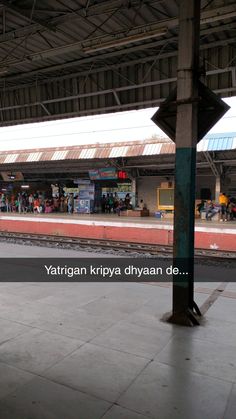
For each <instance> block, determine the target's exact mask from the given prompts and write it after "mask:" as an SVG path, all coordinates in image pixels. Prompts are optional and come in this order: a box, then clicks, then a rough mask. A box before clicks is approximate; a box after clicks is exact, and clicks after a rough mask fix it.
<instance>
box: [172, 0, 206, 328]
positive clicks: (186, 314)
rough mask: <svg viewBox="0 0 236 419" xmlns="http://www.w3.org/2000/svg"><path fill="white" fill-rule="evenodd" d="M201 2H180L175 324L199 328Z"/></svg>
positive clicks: (175, 218) (173, 320) (190, 0)
mask: <svg viewBox="0 0 236 419" xmlns="http://www.w3.org/2000/svg"><path fill="white" fill-rule="evenodd" d="M200 5H201V1H200V0H180V8H179V50H178V75H177V122H176V141H175V142H176V161H175V203H174V206H175V215H174V266H176V267H178V268H179V270H180V272H181V273H182V272H188V274H187V275H185V276H184V275H183V274H179V275H175V276H174V277H173V281H174V282H173V311H172V315H171V317H170V318H169V321H170V322H172V323H177V324H183V325H193V324H198V321H197V318H196V316H195V315H194V313H193V309H194V305H195V304H194V299H193V295H194V290H193V286H194V206H195V177H196V173H195V172H196V145H197V138H198V132H197V131H198V130H197V121H198V76H199V75H198V70H199V34H200Z"/></svg>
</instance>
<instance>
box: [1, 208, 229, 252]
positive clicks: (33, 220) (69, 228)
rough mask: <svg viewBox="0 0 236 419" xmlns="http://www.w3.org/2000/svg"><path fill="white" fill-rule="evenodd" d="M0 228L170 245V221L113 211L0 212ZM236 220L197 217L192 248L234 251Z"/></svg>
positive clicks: (23, 231) (171, 227) (2, 229)
mask: <svg viewBox="0 0 236 419" xmlns="http://www.w3.org/2000/svg"><path fill="white" fill-rule="evenodd" d="M0 231H8V232H22V233H34V234H47V235H58V236H71V237H80V238H94V239H107V240H122V241H127V242H133V243H149V244H160V245H171V244H173V223H172V221H170V220H160V219H156V218H154V217H148V218H138V219H137V218H135V221H134V219H133V218H131V217H130V218H129V217H125V218H123V217H122V218H120V217H118V216H116V215H113V214H91V215H87V214H86V215H81V214H73V215H69V214H40V215H34V214H9V213H6V214H4V213H2V214H1V215H0ZM235 235H236V223H235V222H233V221H232V222H227V223H219V222H206V221H203V220H197V221H196V225H195V247H196V248H203V249H216V250H217V249H218V250H226V251H227V250H228V251H236V240H235Z"/></svg>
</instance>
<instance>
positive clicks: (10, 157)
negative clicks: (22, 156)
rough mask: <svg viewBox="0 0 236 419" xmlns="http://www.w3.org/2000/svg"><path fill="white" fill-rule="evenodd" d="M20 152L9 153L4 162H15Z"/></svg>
mask: <svg viewBox="0 0 236 419" xmlns="http://www.w3.org/2000/svg"><path fill="white" fill-rule="evenodd" d="M18 156H19V154H7V155H6V157H5V160H4V163H15V161H16V159H17V157H18Z"/></svg>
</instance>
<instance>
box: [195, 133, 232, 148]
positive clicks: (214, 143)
mask: <svg viewBox="0 0 236 419" xmlns="http://www.w3.org/2000/svg"><path fill="white" fill-rule="evenodd" d="M234 148H236V133H224V134H210V135H209V136H207V137H206V138H204V139H203V140H201V141H200V142H199V144H198V146H197V151H223V150H232V149H234Z"/></svg>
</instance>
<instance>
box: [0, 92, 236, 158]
mask: <svg viewBox="0 0 236 419" xmlns="http://www.w3.org/2000/svg"><path fill="white" fill-rule="evenodd" d="M224 100H225V102H226V103H228V104H229V105H230V106H231V109H230V110H229V111H228V112H227V113H226V114H225V116H224V117H223V118H222V119H221V120H220V121H219V122H218V123H217V124H216V125H215V126H214V127H213V129H212V130H211V131H209V133H224V132H234V131H235V132H236V97H233V98H227V99H224ZM156 109H157V108H149V109H144V110H139V111H129V112H119V113H115V114H107V115H97V116H88V117H81V118H72V119H65V120H58V121H50V122H41V123H35V124H26V125H17V126H12V127H6V128H0V150H20V149H32V148H42V147H63V146H70V145H81V144H95V143H108V142H116V141H119V142H121V141H134V140H144V139H147V138H151V137H152V136H153V135H160V136H164V137H165V134H164V133H163V132H162V131H161V130H160V129H159V128H158V127H157V126H156V125H155V124H154V123H153V122H152V121H151V120H150V118H151V116H152V115H153V114H154V113H155V111H156Z"/></svg>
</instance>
